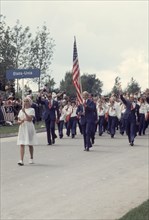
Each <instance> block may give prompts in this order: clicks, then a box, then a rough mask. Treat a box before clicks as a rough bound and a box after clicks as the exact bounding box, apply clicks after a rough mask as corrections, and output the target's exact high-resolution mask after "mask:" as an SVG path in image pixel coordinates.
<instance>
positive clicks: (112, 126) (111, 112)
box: [108, 97, 120, 138]
mask: <svg viewBox="0 0 149 220" xmlns="http://www.w3.org/2000/svg"><path fill="white" fill-rule="evenodd" d="M119 118H120V117H119V109H118V106H117V104H116V103H115V101H114V99H113V97H111V98H110V106H109V109H108V131H109V134H110V135H111V138H114V135H115V130H116V125H117V120H118V119H119Z"/></svg>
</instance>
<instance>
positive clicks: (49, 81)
mask: <svg viewBox="0 0 149 220" xmlns="http://www.w3.org/2000/svg"><path fill="white" fill-rule="evenodd" d="M44 82H45V85H46V86H47V88H49V91H50V92H52V91H54V86H55V84H56V83H55V82H54V79H53V78H51V76H50V75H47V77H46V80H45V81H44Z"/></svg>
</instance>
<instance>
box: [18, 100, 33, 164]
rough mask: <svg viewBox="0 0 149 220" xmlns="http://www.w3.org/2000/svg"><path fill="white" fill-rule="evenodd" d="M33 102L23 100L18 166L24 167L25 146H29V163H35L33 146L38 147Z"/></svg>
mask: <svg viewBox="0 0 149 220" xmlns="http://www.w3.org/2000/svg"><path fill="white" fill-rule="evenodd" d="M31 104H32V101H31V99H30V98H27V97H26V98H25V99H24V100H23V107H22V109H21V110H20V111H19V114H18V124H19V132H18V139H17V145H20V161H19V162H18V165H20V166H23V165H24V162H23V159H24V153H25V145H28V146H29V152H30V160H29V163H30V164H32V163H33V153H34V148H33V145H37V137H36V131H35V127H34V124H33V117H35V110H34V109H33V108H31Z"/></svg>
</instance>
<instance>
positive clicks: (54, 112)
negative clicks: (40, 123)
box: [38, 92, 59, 145]
mask: <svg viewBox="0 0 149 220" xmlns="http://www.w3.org/2000/svg"><path fill="white" fill-rule="evenodd" d="M41 95H42V92H40V93H39V95H38V103H41V104H42V105H44V106H45V109H44V112H43V119H44V120H45V125H46V131H47V142H48V145H51V144H54V143H55V138H56V135H55V123H56V122H57V121H58V120H59V107H58V102H57V101H56V100H53V99H52V94H51V93H47V95H46V97H44V98H41Z"/></svg>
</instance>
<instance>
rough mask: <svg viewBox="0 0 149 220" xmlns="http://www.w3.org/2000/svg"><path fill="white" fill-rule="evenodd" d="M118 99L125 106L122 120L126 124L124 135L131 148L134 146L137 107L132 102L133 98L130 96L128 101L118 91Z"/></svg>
mask: <svg viewBox="0 0 149 220" xmlns="http://www.w3.org/2000/svg"><path fill="white" fill-rule="evenodd" d="M120 98H121V100H122V102H123V103H124V105H125V106H126V111H125V113H124V115H123V118H124V120H125V122H126V124H125V125H126V134H127V136H128V141H129V144H130V145H131V146H133V145H134V139H135V137H136V123H137V120H138V119H139V105H138V104H137V103H135V102H134V96H133V95H130V97H129V99H125V98H124V97H123V95H122V91H121V90H120Z"/></svg>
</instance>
